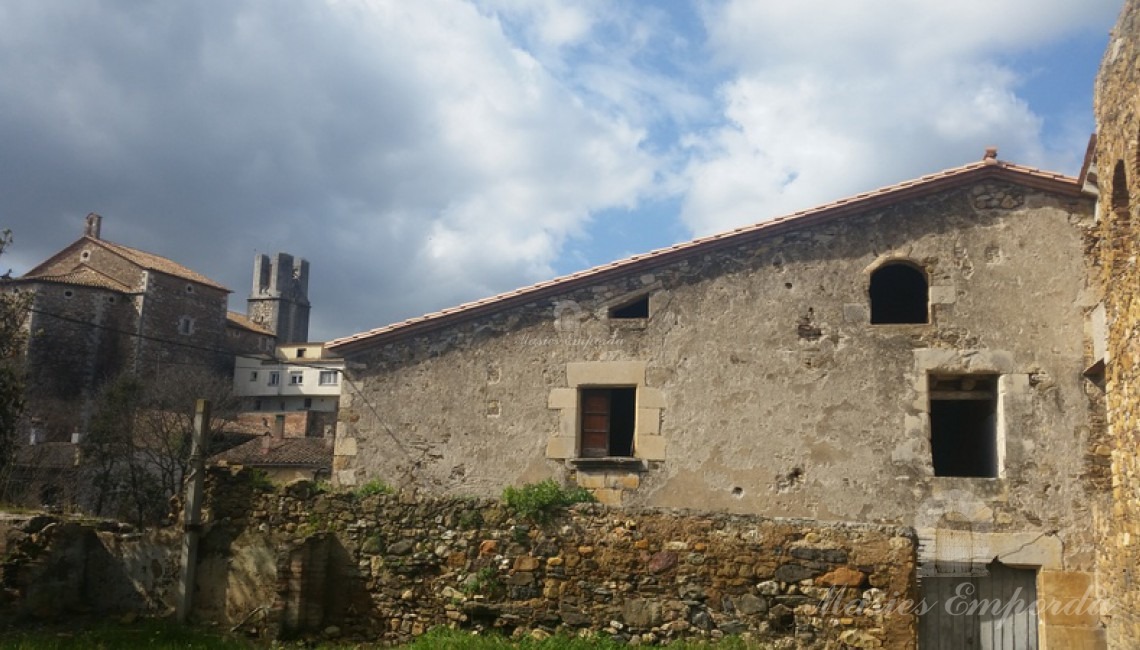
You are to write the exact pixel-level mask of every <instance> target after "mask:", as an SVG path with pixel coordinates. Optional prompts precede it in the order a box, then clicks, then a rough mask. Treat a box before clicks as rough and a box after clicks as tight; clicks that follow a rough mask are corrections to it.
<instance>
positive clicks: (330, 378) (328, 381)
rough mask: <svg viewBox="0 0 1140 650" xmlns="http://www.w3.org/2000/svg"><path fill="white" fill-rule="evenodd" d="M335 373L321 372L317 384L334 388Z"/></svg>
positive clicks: (329, 371) (335, 381)
mask: <svg viewBox="0 0 1140 650" xmlns="http://www.w3.org/2000/svg"><path fill="white" fill-rule="evenodd" d="M338 374H339V373H337V371H335V370H322V371H321V376H320V378H319V379H318V383H319V384H320V385H321V386H336V384H337V381H338V377H337V375H338Z"/></svg>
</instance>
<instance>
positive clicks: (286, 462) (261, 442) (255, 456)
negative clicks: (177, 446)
mask: <svg viewBox="0 0 1140 650" xmlns="http://www.w3.org/2000/svg"><path fill="white" fill-rule="evenodd" d="M332 455H333V454H332V439H330V438H275V437H273V436H271V435H264V436H259V437H258V438H255V439H253V440H250V441H249V442H246V443H244V444H241V445H238V446H236V447H234V448H232V449H229V450H226V451H224V452H222V453H220V454H217V455H215V456H211V457H210V464H212V465H217V464H222V463H225V464H227V465H245V466H247V467H271V466H272V467H284V466H293V467H321V468H325V469H329V468H331V467H332Z"/></svg>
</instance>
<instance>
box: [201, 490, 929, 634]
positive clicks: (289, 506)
mask: <svg viewBox="0 0 1140 650" xmlns="http://www.w3.org/2000/svg"><path fill="white" fill-rule="evenodd" d="M241 476H242V475H240V474H239V475H238V476H237V477H236V478H235V477H233V476H230V475H229V474H226V473H218V472H215V473H213V474H212V475H211V483H210V487H209V489H208V493H209V497H208V498H209V499H210V502H211V506H210V514H209V521H210V523H209V524H208V526H207V529H208V530H209V532H208V533H207V534H206V536H205V538H204V540H203V544H204V547H206V548H209V547H211V545H212V540H215V539H221V540H227V541H229V551H227V552H229V553H231V554H232V553H233V550H234V549H238V548H245V549H272V552H273V554H274V557H275V559H274V562H273V563H274V566H275V567H276V573H275V575H265V574H260V575H252V574H250V573H248V571H247V568H246V567H248V566H249V563H248V562H235V561H233V559H232V556H231V557H230V558H229V559H228V560H227V561H226V562H219V563H216V564H213V565H212V566H213V567H214V569H215V570H213V571H203V576H201V577H200V580H201V579H203V578H204V577H205V576H206V575H209V576H210V577H209V578H208V579H206V581H207V582H208V583H212V584H215V585H218V584H223V583H226V584H241V585H244V586H245V587H244V589H242V590H238V589H224V590H222V589H219V588H217V587H215V588H214V589H213V590H212V591H213V592H216V593H217V594H218V595H219V596H220V597H221V599H220V600H216V601H214V603H215V607H219V608H220V609H221V610H222V611H223V612H224V613H225V615H224V616H221V617H220V618H222V619H224V620H225V621H226V622H227V623H231V622H233V619H234V618H236V617H237V615H238V614H240V613H244V612H246V611H249V610H250V609H252V608H251V607H250V606H249V605H250V604H251V603H244V604H239V603H232V602H226V601H227V599H232V598H233V595H232V594H235V593H241V592H243V591H244V592H250V591H253V592H258V593H266V592H268V591H269V590H270V589H271V590H272V592H273V596H272V599H271V602H272V603H273V604H272V606H271V607H270V608H269V610H268V611H267V612H266V615H265V616H264V617H262V618H260V619H256V620H254V622H253V623H252V624H253V625H254V626H255V627H256V626H258V625H260V626H261V628H262V629H261V631H263V632H267V633H268V634H270V635H274V636H276V635H284V636H290V635H297V634H318V633H331V634H336V635H338V636H342V637H344V638H348V639H353V640H358V639H359V640H375V641H382V642H393V643H394V642H404V641H407V640H409V639H411V638H412V637H414V636H416V635H418V634H421V633H423V632H425V631H427V630H428V629H430V628H432V627H435V626H440V625H451V626H456V627H460V628H470V629H479V630H485V629H496V630H498V631H500V632H502V633H507V634H510V633H517V634H523V633H528V634H529V633H536V634H540V635H541V634H545V633H552V632H556V631H562V632H566V633H570V634H577V633H578V632H579V631H580V630H591V631H593V632H596V633H599V634H604V635H608V636H617V637H620V638H623V639H626V640H633V639H634V638H635V637H636V638H637V639H638V641H637V642H638V643H647V642H648V643H652V642H664V641H666V640H669V639H676V638H690V637H698V638H717V637H720V636H723V635H726V634H743V633H748V634H749V635H751V636H753V637H755V638H758V639H772V640H775V639H784V640H785V642H786V643H790V644H792V645H789V646H787V647H796V648H823V647H837V644H839V643H846V644H848V646H850V647H875V648H880V647H881V648H914V647H915V629H916V619H915V616H914V615H913V612H911V611H899V610H900V609H903V608H902V607H901V606H900V604H905V603H907V602H913V601H914V600H915V599H916V596H915V594H914V592H913V590H912V586H913V585H914V584H915V582H914V580H915V552H916V538H915V536H914V534H913V532H912V531H910V530H909V529H905V528H901V527H891V526H879V525H872V524H857V525H854V524H839V523H820V522H812V521H806V520H790V519H789V520H781V519H772V518H765V517H758V516H752V515H733V514H726V513H704V512H693V511H684V510H669V509H641V510H633V509H626V510H611V509H609V508H607V507H605V506H603V505H600V504H598V505H581V506H577V507H575V508H573V509H572V510H570V511H568V512H567V513H566V514H565V515H564V516H561V517H559V518H558V519H557V520H556V521H554V522H552V523H550V524H547V525H537V524H534V523H533V522H529V521H526V520H522V519H519V518H516V517H514V516H512V514H511V513H510V512H509V511H507V510H506V509H505V508H504V507H503V505H502V504H501V503H500V502H498V501H496V500H491V499H479V498H462V497H420V498H417V497H414V496H412V495H410V494H408V493H405V494H401V495H374V496H368V497H363V498H361V497H354V496H353V495H352V494H351V493H343V492H341V493H321V492H320V491H319V490H317V489H316V487H315V486H314V485H313V484H312V483H307V482H296V483H293V484H291V485H290V486H288V487H286V488H285V489H284V490H283V491H282V492H280V493H253V494H251V493H250V491H249V490H248V489H246V488H244V487H243V486H244V485H245V483H244V482H243V479H242V478H241ZM247 555H248V551H247ZM204 561H205V562H210V561H211V560H210V559H209V554H207V556H206V559H205V560H204ZM223 574H225V575H223ZM267 602H268V601H267ZM220 603H225V604H224V605H221V604H220ZM203 605H205V603H203ZM535 630H541V632H534V631H535Z"/></svg>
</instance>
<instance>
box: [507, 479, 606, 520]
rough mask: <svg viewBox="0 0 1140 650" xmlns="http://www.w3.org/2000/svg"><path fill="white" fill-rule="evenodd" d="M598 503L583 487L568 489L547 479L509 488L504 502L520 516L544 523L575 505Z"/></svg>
mask: <svg viewBox="0 0 1140 650" xmlns="http://www.w3.org/2000/svg"><path fill="white" fill-rule="evenodd" d="M592 501H597V499H595V498H594V495H592V494H590V491H589V490H586V489H585V488H581V487H574V488H566V487H562V486H561V485H559V484H557V483H555V482H554V480H553V479H546V480H545V481H541V482H539V483H527V484H526V485H523V486H522V487H518V488H516V487H513V486H508V487H507V489H505V490H503V502H504V503H506V504H507V507H508V508H510V509H511V510H513V511H514V512H515V513H517V514H519V515H520V516H523V517H526V518H527V519H530V520H532V521H536V522H539V523H544V522H547V521H550V520H551V519H552V518H553V517H554V515H555V514H557V513H558V512H559V511H560V510H562V509H563V508H565V507H567V506H571V505H574V504H575V503H589V502H592Z"/></svg>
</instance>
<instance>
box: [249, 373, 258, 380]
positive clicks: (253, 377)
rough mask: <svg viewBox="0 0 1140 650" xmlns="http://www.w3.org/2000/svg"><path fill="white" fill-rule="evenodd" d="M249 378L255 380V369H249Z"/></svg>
mask: <svg viewBox="0 0 1140 650" xmlns="http://www.w3.org/2000/svg"><path fill="white" fill-rule="evenodd" d="M249 380H250V381H257V371H256V370H250V371H249Z"/></svg>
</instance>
